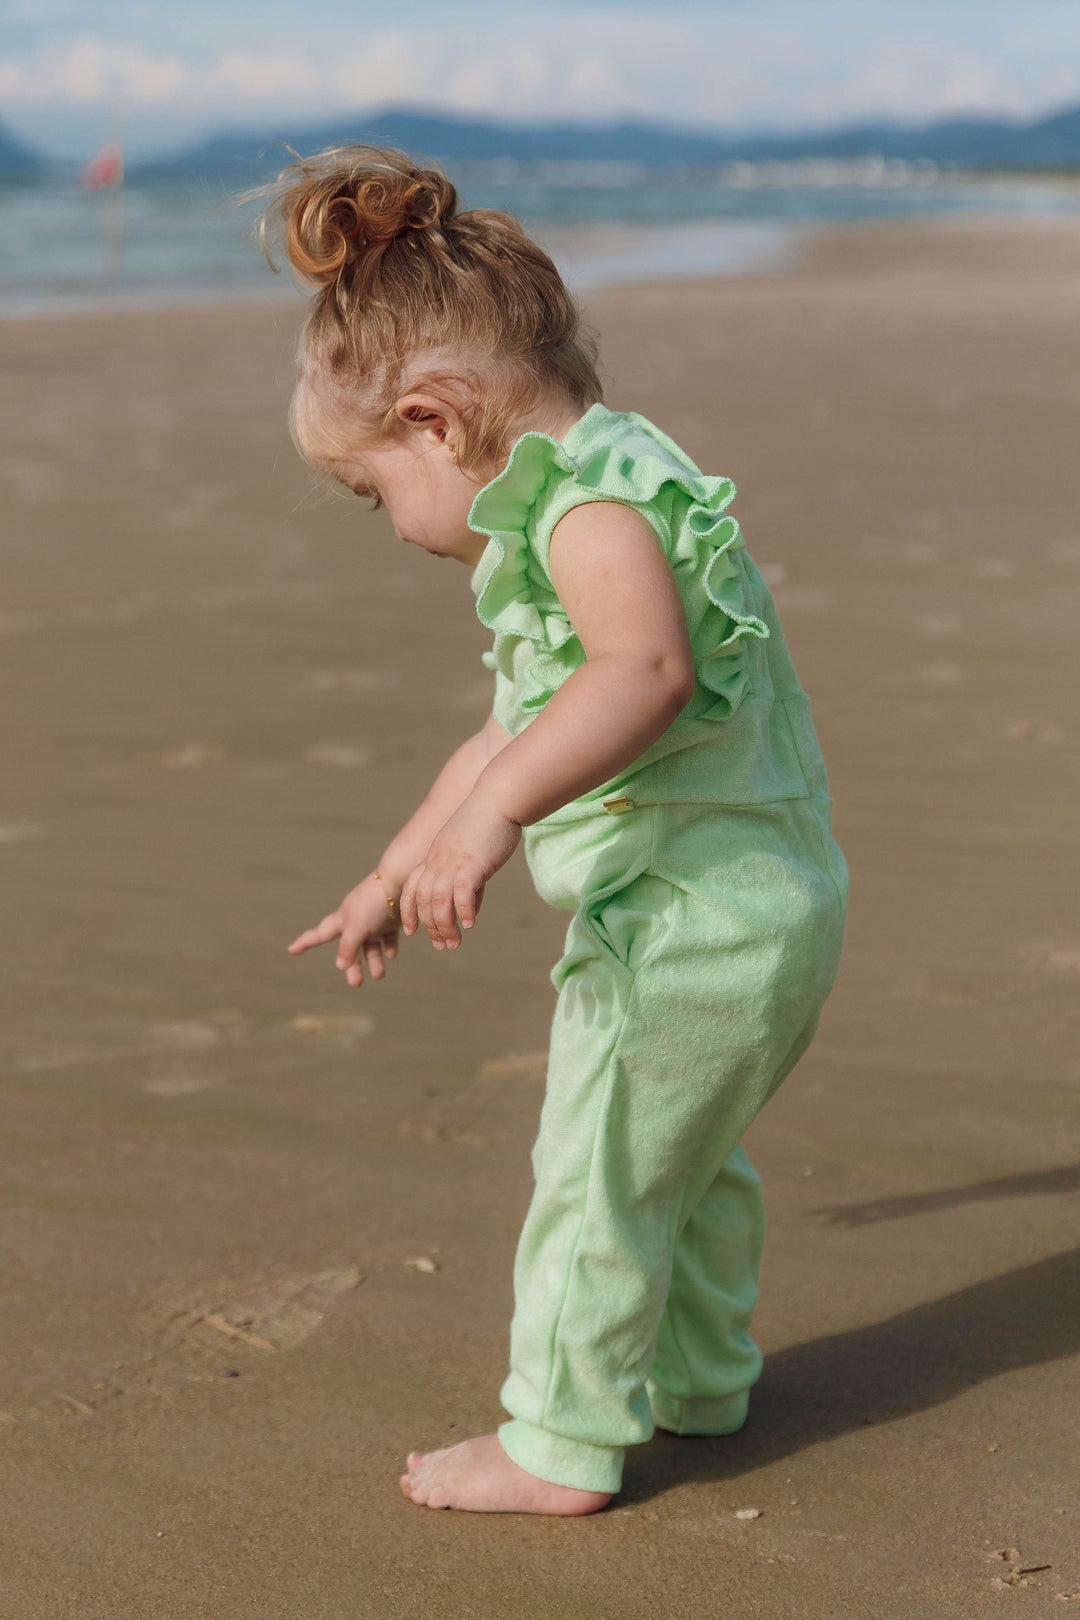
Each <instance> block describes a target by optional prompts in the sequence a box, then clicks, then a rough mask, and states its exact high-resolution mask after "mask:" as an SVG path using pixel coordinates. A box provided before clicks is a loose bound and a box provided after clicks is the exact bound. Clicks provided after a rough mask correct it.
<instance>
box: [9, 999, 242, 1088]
mask: <svg viewBox="0 0 1080 1620" xmlns="http://www.w3.org/2000/svg"><path fill="white" fill-rule="evenodd" d="M243 1033H244V1019H243V1015H242V1014H241V1013H237V1012H232V1011H228V1012H220V1013H211V1014H210V1015H209V1017H207V1018H182V1019H176V1020H172V1021H170V1022H168V1023H160V1024H151V1025H150V1026H149V1027H148V1028H147V1029H146V1030H144V1031H142V1032H140V1033H138V1034H135V1035H133V1036H132V1038H131V1040H130V1041H126V1042H123V1043H120V1044H117V1045H114V1046H54V1047H50V1048H47V1049H46V1050H45V1051H43V1052H26V1053H23V1054H22V1056H20V1057H17V1058H16V1059H15V1067H16V1068H17V1069H21V1070H22V1071H23V1072H24V1073H28V1074H32V1073H34V1072H35V1071H39V1070H48V1069H70V1068H76V1067H79V1066H81V1065H82V1064H86V1063H105V1062H115V1061H116V1060H117V1059H120V1058H134V1057H152V1056H154V1055H156V1054H159V1053H175V1052H208V1051H210V1050H211V1048H213V1047H215V1046H220V1045H221V1043H222V1042H223V1041H224V1040H225V1039H226V1038H229V1039H236V1038H238V1037H242V1035H243Z"/></svg>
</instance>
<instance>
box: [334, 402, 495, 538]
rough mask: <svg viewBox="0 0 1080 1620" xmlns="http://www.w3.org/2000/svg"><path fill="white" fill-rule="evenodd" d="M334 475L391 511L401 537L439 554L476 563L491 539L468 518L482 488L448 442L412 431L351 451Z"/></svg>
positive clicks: (391, 518) (336, 464)
mask: <svg viewBox="0 0 1080 1620" xmlns="http://www.w3.org/2000/svg"><path fill="white" fill-rule="evenodd" d="M331 471H332V472H333V474H334V477H335V478H337V479H339V480H340V482H341V483H343V484H345V485H346V487H347V488H349V489H351V490H353V491H354V492H355V493H356V494H357V495H360V496H364V497H366V498H367V499H369V500H370V499H378V501H379V502H380V504H381V505H383V506H385V507H386V510H387V512H388V513H389V514H390V521H391V523H392V524H393V525H394V529H395V531H396V532H397V536H398V539H399V540H406V541H408V542H409V544H410V545H414V546H421V547H422V548H423V549H424V550H425V551H430V552H431V553H432V555H433V556H435V557H455V558H456V559H457V560H458V562H463V563H467V564H468V565H469V566H470V567H474V566H475V565H476V564H477V563H478V562H479V561H480V558H481V556H482V554H483V552H484V549H485V547H486V545H487V536H486V535H480V534H476V533H475V532H474V531H473V530H472V529H470V528H469V525H468V522H467V521H466V520H467V518H468V515H469V508H470V507H471V506H472V503H473V500H474V498H475V496H476V494H477V491H478V490H479V488H480V485H479V484H477V483H476V481H475V480H474V479H471V478H468V477H466V475H465V474H464V473H463V472H461V471H459V469H458V466H457V463H456V461H455V460H454V457H453V455H452V453H451V451H450V449H449V447H448V445H447V444H446V443H440V442H432V441H431V440H430V438H429V437H428V436H427V435H420V434H412V433H410V434H408V435H407V437H406V438H404V439H401V440H398V439H390V440H387V441H385V442H384V443H383V444H381V445H379V446H377V447H375V448H372V447H370V446H366V445H365V447H364V448H363V450H357V451H356V452H355V453H349V454H348V456H347V457H346V458H343V459H340V460H338V461H336V462H335V463H334V465H333V467H332V468H331Z"/></svg>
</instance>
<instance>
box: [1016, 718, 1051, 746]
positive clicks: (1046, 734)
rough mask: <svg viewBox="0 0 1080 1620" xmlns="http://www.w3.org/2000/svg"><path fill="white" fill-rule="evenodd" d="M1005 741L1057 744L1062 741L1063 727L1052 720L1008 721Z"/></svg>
mask: <svg viewBox="0 0 1080 1620" xmlns="http://www.w3.org/2000/svg"><path fill="white" fill-rule="evenodd" d="M1005 740H1006V742H1040V743H1050V744H1056V743H1059V742H1060V741H1061V727H1060V726H1056V725H1055V724H1054V722H1053V721H1052V720H1037V719H1036V720H1007V721H1006V722H1005Z"/></svg>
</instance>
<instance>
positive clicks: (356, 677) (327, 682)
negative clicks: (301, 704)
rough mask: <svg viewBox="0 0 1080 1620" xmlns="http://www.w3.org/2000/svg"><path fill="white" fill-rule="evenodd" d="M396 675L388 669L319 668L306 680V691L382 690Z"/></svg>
mask: <svg viewBox="0 0 1080 1620" xmlns="http://www.w3.org/2000/svg"><path fill="white" fill-rule="evenodd" d="M395 678H396V677H395V676H394V675H393V674H392V672H391V671H390V670H386V669H317V670H315V671H314V672H313V673H312V674H311V675H309V676H308V678H307V680H306V681H305V682H304V690H305V691H306V692H361V693H363V692H381V691H382V690H383V689H384V687H387V686H390V685H391V684H392V682H393V681H394V680H395Z"/></svg>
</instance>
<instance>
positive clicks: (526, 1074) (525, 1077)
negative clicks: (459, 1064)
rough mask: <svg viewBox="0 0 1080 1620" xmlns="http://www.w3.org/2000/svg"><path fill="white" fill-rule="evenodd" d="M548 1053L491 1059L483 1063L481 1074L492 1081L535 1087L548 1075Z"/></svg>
mask: <svg viewBox="0 0 1080 1620" xmlns="http://www.w3.org/2000/svg"><path fill="white" fill-rule="evenodd" d="M547 1065H548V1059H547V1053H546V1052H510V1053H508V1054H507V1056H506V1057H501V1058H489V1059H488V1061H487V1062H486V1063H481V1065H480V1074H481V1076H482V1078H484V1079H490V1080H519V1081H521V1082H523V1083H524V1084H527V1085H534V1084H536V1083H538V1082H539V1081H541V1080H543V1079H544V1078H545V1076H546V1075H547Z"/></svg>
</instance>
